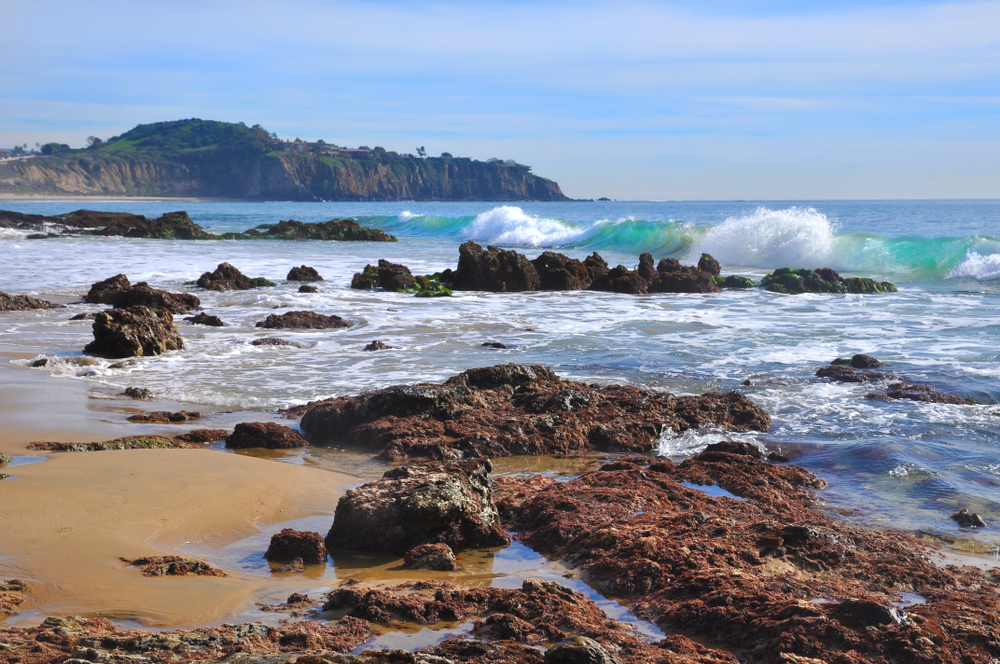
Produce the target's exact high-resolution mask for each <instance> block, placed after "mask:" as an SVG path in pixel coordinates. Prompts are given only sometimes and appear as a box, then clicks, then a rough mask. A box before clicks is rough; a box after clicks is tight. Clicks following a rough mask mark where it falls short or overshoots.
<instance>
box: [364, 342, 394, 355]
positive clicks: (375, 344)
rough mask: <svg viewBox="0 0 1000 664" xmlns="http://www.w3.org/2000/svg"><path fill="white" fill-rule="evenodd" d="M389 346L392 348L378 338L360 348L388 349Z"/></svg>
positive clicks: (368, 349)
mask: <svg viewBox="0 0 1000 664" xmlns="http://www.w3.org/2000/svg"><path fill="white" fill-rule="evenodd" d="M390 348H392V346H387V345H385V344H384V343H382V342H381V341H379V340H378V339H376V340H375V341H373V342H371V343H370V344H368V345H367V346H365V347H364V348H362V349H361V350H365V351H369V352H372V351H376V350H389V349H390Z"/></svg>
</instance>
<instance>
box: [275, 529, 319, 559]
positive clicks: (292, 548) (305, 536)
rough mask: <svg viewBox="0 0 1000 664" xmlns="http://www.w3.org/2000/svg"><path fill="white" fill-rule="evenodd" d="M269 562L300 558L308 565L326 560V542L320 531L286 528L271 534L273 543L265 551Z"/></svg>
mask: <svg viewBox="0 0 1000 664" xmlns="http://www.w3.org/2000/svg"><path fill="white" fill-rule="evenodd" d="M264 558H265V559H266V560H267V561H268V562H274V563H279V562H289V561H292V560H295V559H296V558H298V559H299V560H301V561H302V562H303V563H305V564H306V565H319V564H322V563H325V562H326V544H324V543H323V536H322V535H320V534H319V533H311V532H307V531H301V530H293V529H291V528H285V529H283V530H282V531H281V532H280V533H276V534H274V535H271V543H270V545H268V547H267V551H266V552H265V553H264Z"/></svg>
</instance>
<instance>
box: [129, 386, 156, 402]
mask: <svg viewBox="0 0 1000 664" xmlns="http://www.w3.org/2000/svg"><path fill="white" fill-rule="evenodd" d="M124 394H125V396H127V397H130V398H132V399H152V398H153V393H152V392H150V391H149V390H147V389H146V388H145V387H126V388H125V392H124Z"/></svg>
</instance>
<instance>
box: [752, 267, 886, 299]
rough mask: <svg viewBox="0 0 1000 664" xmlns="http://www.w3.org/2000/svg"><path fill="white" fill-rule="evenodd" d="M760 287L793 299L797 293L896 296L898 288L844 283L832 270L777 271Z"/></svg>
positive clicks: (869, 282) (855, 279)
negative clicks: (891, 294) (886, 294)
mask: <svg viewBox="0 0 1000 664" xmlns="http://www.w3.org/2000/svg"><path fill="white" fill-rule="evenodd" d="M760 284H761V286H763V287H764V288H765V289H766V290H769V291H771V292H773V293H784V294H786V295H794V294H797V293H855V294H869V293H895V292H896V287H895V286H894V285H892V284H890V283H889V282H888V281H883V282H877V281H874V280H872V279H862V278H860V277H851V278H850V279H844V278H842V277H841V276H840V275H839V274H837V272H836V271H834V270H831V269H830V268H820V269H818V270H815V271H814V270H795V269H792V268H790V267H783V268H780V269H777V270H775V271H774V272H772V273H771V274H769V275H767V276H766V277H764V278H763V279H761V281H760Z"/></svg>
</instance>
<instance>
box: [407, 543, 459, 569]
mask: <svg viewBox="0 0 1000 664" xmlns="http://www.w3.org/2000/svg"><path fill="white" fill-rule="evenodd" d="M403 564H404V565H405V566H406V568H407V569H427V570H431V571H435V572H454V571H456V570H460V569H462V565H461V563H459V562H458V561H457V560H456V559H455V552H454V551H452V550H451V547H450V546H448V545H447V544H421V545H420V546H415V547H413V548H412V549H410V550H409V551H407V552H406V555H405V556H403Z"/></svg>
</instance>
